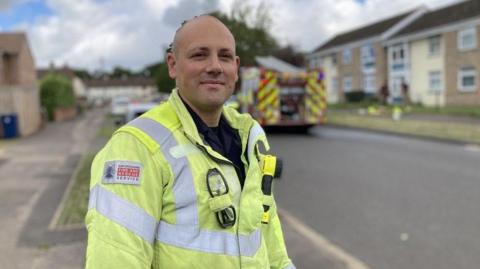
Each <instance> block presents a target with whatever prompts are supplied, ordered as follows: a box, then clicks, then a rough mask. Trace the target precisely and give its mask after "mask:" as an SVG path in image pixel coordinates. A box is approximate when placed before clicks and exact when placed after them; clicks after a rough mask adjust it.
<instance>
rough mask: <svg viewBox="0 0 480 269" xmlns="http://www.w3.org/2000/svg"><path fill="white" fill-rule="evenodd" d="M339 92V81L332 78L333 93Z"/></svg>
mask: <svg viewBox="0 0 480 269" xmlns="http://www.w3.org/2000/svg"><path fill="white" fill-rule="evenodd" d="M337 91H338V80H337V78H332V92H337Z"/></svg>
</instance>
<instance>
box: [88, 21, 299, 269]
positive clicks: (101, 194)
mask: <svg viewBox="0 0 480 269" xmlns="http://www.w3.org/2000/svg"><path fill="white" fill-rule="evenodd" d="M167 63H168V68H169V75H170V76H171V77H172V78H173V79H175V81H176V85H177V88H176V89H175V90H174V91H173V92H172V94H171V96H170V98H169V100H168V101H167V102H165V103H162V104H161V105H159V106H157V107H156V108H154V109H152V110H150V111H149V112H147V113H146V114H144V115H142V116H141V117H140V118H137V119H135V120H133V121H132V122H130V123H128V124H127V125H126V126H124V127H122V128H120V129H119V130H118V131H117V132H116V133H115V134H114V135H113V137H112V139H111V140H110V141H109V142H108V143H107V145H106V146H105V148H103V149H102V150H101V151H100V152H99V153H98V154H97V156H96V158H95V160H94V163H93V164H92V179H91V189H90V201H89V211H88V213H87V216H86V224H87V229H88V246H87V254H86V255H87V259H86V267H87V268H173V269H175V268H209V269H212V268H222V269H224V268H294V266H293V264H292V263H291V261H290V259H289V258H288V256H287V252H286V249H285V244H284V240H283V235H282V231H281V227H280V222H279V219H278V216H277V213H276V207H275V203H274V200H273V197H272V196H271V195H265V194H263V190H262V180H263V179H262V177H265V175H266V173H265V172H264V170H262V169H261V167H262V165H264V164H265V163H266V162H267V160H268V156H265V155H263V154H262V153H261V152H260V151H259V150H258V147H257V143H259V142H263V143H264V144H265V145H266V148H268V143H267V141H266V138H265V134H264V132H263V130H262V129H261V128H260V126H259V125H258V123H256V122H255V121H254V120H252V118H251V117H250V116H249V115H240V114H239V113H237V112H236V111H235V110H233V109H231V108H228V107H223V104H224V102H225V101H226V100H227V99H228V98H229V97H230V96H231V95H232V93H233V90H234V86H235V82H236V81H237V79H238V77H237V70H238V66H239V58H238V57H237V56H236V54H235V40H234V38H233V36H232V34H231V33H230V31H229V30H228V29H227V28H226V27H225V25H223V24H222V23H221V22H220V21H219V20H217V19H216V18H214V17H211V16H208V15H203V16H199V17H195V18H194V19H192V20H190V21H188V22H186V23H184V24H183V25H182V26H181V27H180V29H179V30H177V32H176V34H175V37H174V41H173V44H172V48H171V51H170V52H169V53H168V55H167ZM267 209H268V210H267ZM267 213H268V214H267Z"/></svg>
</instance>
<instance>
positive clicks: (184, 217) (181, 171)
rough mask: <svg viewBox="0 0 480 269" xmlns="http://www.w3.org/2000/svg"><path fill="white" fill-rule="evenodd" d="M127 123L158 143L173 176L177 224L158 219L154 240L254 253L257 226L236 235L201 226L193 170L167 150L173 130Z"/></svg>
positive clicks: (227, 252)
mask: <svg viewBox="0 0 480 269" xmlns="http://www.w3.org/2000/svg"><path fill="white" fill-rule="evenodd" d="M128 125H130V126H133V127H136V128H138V129H140V130H142V131H143V132H144V133H146V134H147V135H149V136H150V137H151V138H152V139H153V140H154V141H155V142H157V143H158V144H159V145H160V150H161V151H162V153H163V155H164V156H165V159H166V160H167V162H168V163H169V164H170V166H171V167H172V171H173V174H174V177H175V182H174V184H173V192H174V199H175V207H176V224H169V223H166V222H164V221H161V222H160V224H159V227H158V230H157V235H156V239H157V240H158V241H159V242H162V243H165V244H169V245H172V246H176V247H181V248H186V249H190V250H197V251H203V252H208V253H217V254H225V255H232V256H239V255H243V256H249V257H251V256H253V255H255V253H256V252H257V251H258V249H259V248H260V245H261V232H260V229H257V230H255V231H254V232H252V233H251V234H249V235H238V236H237V235H235V234H231V233H228V232H222V231H210V230H202V229H200V224H199V221H198V210H197V203H196V201H197V194H196V191H195V185H194V180H193V176H192V171H191V168H190V165H189V163H188V159H187V158H186V156H177V155H176V156H172V153H171V150H170V149H172V148H173V147H177V146H178V143H177V141H176V140H175V137H174V136H173V133H172V132H171V131H170V130H168V129H167V128H166V127H164V126H163V125H162V124H160V123H158V122H156V121H154V120H152V119H148V118H137V119H135V120H133V121H131V122H130V123H129V124H128ZM258 127H259V128H260V129H259V131H261V133H260V135H261V134H265V133H264V132H263V129H262V128H261V127H260V125H258ZM257 136H258V135H255V137H257ZM173 152H174V151H173Z"/></svg>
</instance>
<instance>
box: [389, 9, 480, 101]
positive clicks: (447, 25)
mask: <svg viewBox="0 0 480 269" xmlns="http://www.w3.org/2000/svg"><path fill="white" fill-rule="evenodd" d="M479 33H480V1H478V0H472V1H461V2H458V3H455V4H453V5H449V6H446V7H442V8H439V9H435V10H431V11H429V12H427V13H425V14H423V15H422V16H421V17H419V18H418V19H417V20H415V21H414V22H412V23H411V24H410V25H408V26H407V27H405V28H404V29H402V30H401V31H399V32H398V33H397V34H395V35H394V36H392V37H391V39H390V40H388V41H387V42H386V43H385V44H386V46H388V50H389V51H391V52H392V53H390V55H393V53H394V51H395V50H396V49H397V48H400V47H403V48H405V49H406V51H405V54H404V55H405V57H404V58H405V62H406V63H407V64H406V65H405V66H404V68H403V70H404V76H405V79H406V80H408V81H409V82H410V91H409V94H410V98H411V100H412V101H413V102H417V103H422V104H424V105H427V106H444V105H454V106H457V105H479V104H480V82H479V72H480V39H479ZM397 60H398V59H397ZM394 61H396V60H393V59H389V62H390V63H391V64H390V65H389V74H390V75H389V77H390V81H392V82H393V83H395V80H396V79H397V77H396V74H394V70H393V69H394V66H393V65H394ZM395 86H396V85H392V87H395Z"/></svg>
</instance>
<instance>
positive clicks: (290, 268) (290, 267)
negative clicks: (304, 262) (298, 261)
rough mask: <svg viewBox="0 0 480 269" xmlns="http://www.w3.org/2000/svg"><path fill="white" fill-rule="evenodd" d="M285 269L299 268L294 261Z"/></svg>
mask: <svg viewBox="0 0 480 269" xmlns="http://www.w3.org/2000/svg"><path fill="white" fill-rule="evenodd" d="M284 269H297V268H296V267H295V265H293V263H290V264H289V265H287V267H285V268H284Z"/></svg>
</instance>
